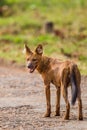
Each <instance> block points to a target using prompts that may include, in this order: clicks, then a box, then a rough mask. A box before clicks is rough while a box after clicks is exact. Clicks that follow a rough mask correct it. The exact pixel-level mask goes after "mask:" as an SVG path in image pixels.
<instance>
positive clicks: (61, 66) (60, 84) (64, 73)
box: [25, 45, 83, 120]
mask: <svg viewBox="0 0 87 130" xmlns="http://www.w3.org/2000/svg"><path fill="white" fill-rule="evenodd" d="M25 53H26V59H27V67H28V68H29V70H30V72H31V73H32V72H33V71H34V70H35V69H37V70H38V72H39V73H40V74H41V75H42V77H43V80H44V85H45V94H46V104H47V109H46V113H45V115H44V116H45V117H49V116H50V114H51V103H50V102H51V101H50V83H52V84H54V85H55V87H56V110H55V115H56V116H59V115H60V93H61V92H62V95H63V97H64V100H65V103H66V113H65V116H64V119H69V115H70V104H69V101H68V91H67V88H68V86H69V85H71V88H72V104H74V103H75V101H76V99H78V108H79V112H78V119H79V120H82V119H83V115H82V100H81V90H80V82H81V76H80V72H79V69H78V67H77V65H76V64H75V63H73V62H72V61H61V60H58V59H53V58H50V57H46V56H43V47H42V45H38V46H37V48H36V50H35V52H32V51H31V50H30V49H29V48H28V47H27V46H26V45H25Z"/></svg>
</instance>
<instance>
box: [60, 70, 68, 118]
mask: <svg viewBox="0 0 87 130" xmlns="http://www.w3.org/2000/svg"><path fill="white" fill-rule="evenodd" d="M67 81H68V69H64V70H63V73H62V82H61V90H62V94H63V97H64V100H65V103H66V113H65V116H64V119H65V120H68V119H69V116H70V104H69V100H68V91H67V87H68V82H67Z"/></svg>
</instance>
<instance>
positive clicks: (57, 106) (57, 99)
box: [55, 87, 60, 116]
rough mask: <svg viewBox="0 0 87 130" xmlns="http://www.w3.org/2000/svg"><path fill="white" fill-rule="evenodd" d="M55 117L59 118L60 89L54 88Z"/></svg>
mask: <svg viewBox="0 0 87 130" xmlns="http://www.w3.org/2000/svg"><path fill="white" fill-rule="evenodd" d="M55 116H60V87H57V88H56V111H55Z"/></svg>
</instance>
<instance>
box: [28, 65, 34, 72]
mask: <svg viewBox="0 0 87 130" xmlns="http://www.w3.org/2000/svg"><path fill="white" fill-rule="evenodd" d="M35 69H36V66H35V67H31V68H28V70H29V73H33V72H34V70H35Z"/></svg>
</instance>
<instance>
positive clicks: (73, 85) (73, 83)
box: [70, 66, 78, 105]
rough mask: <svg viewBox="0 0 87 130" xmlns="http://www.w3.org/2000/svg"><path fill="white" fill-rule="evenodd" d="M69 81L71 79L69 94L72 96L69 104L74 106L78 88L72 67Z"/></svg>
mask: <svg viewBox="0 0 87 130" xmlns="http://www.w3.org/2000/svg"><path fill="white" fill-rule="evenodd" d="M70 79H71V94H72V99H71V104H72V105H74V104H75V102H76V99H77V94H78V87H77V83H76V74H75V67H74V66H73V67H72V69H71V75H70Z"/></svg>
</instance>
